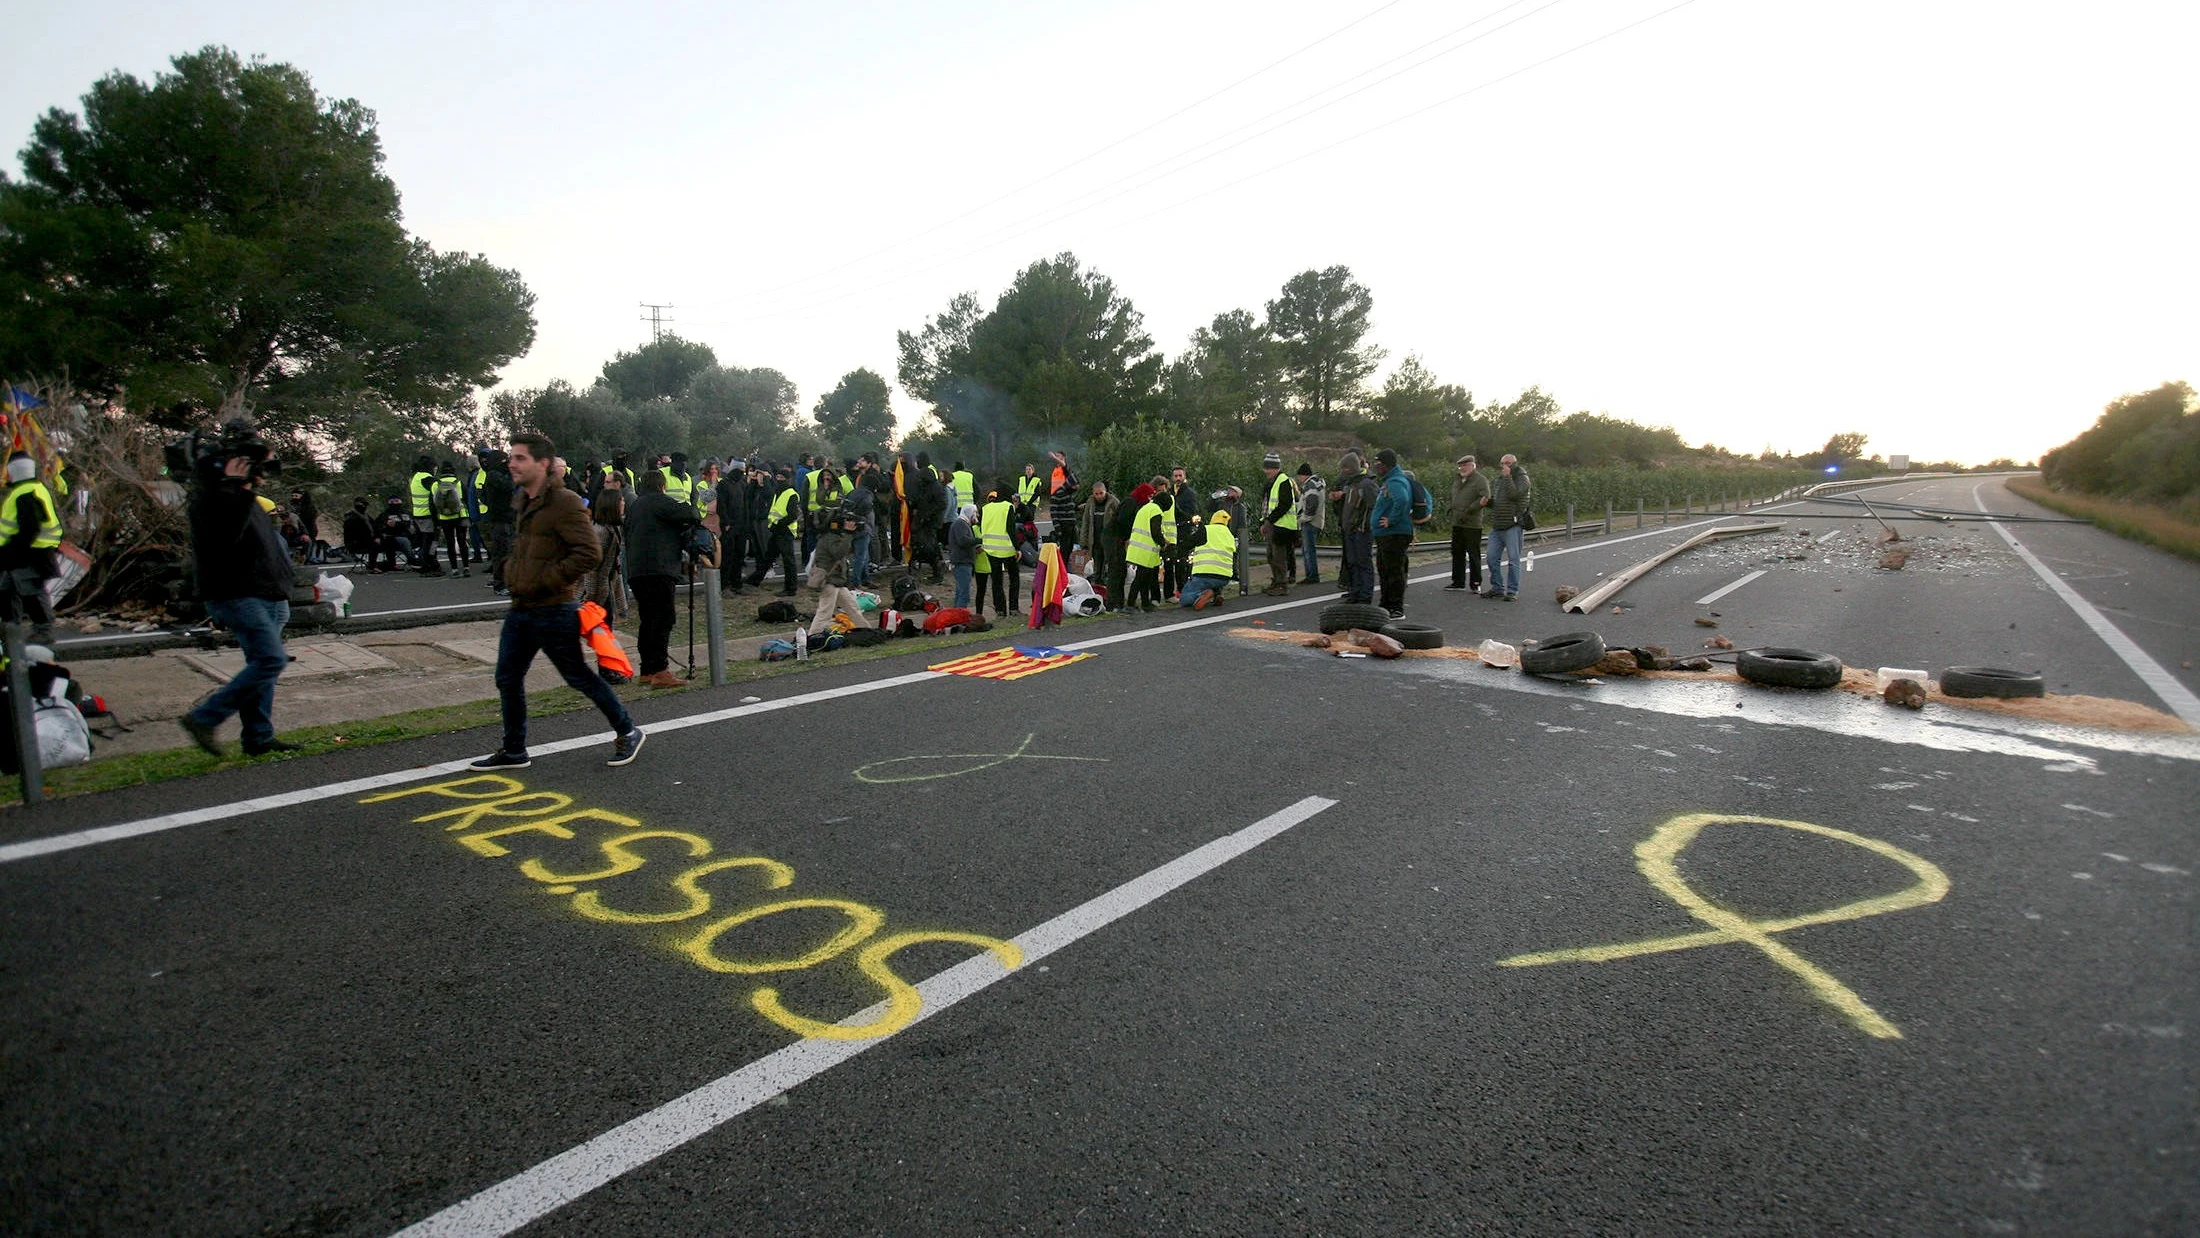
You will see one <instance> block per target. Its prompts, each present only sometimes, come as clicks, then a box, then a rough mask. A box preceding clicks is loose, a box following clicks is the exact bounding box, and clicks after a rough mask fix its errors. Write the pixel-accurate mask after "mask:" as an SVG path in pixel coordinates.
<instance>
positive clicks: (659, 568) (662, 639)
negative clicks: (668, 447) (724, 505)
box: [604, 472, 700, 688]
mask: <svg viewBox="0 0 2200 1238" xmlns="http://www.w3.org/2000/svg"><path fill="white" fill-rule="evenodd" d="M613 493H615V491H613V490H611V489H610V488H609V487H608V486H607V487H606V488H605V490H604V494H605V495H606V496H609V495H611V494H613ZM699 520H700V518H699V517H698V516H696V514H695V504H694V503H693V502H692V501H690V502H686V503H683V502H681V501H679V500H678V499H675V498H673V497H672V495H671V494H669V493H667V492H666V490H665V475H664V474H663V473H658V472H650V473H646V474H644V475H643V477H642V493H641V496H640V497H639V498H637V499H636V500H635V501H634V505H633V506H632V507H631V508H629V509H628V510H627V513H626V523H625V532H626V583H627V587H628V588H630V589H632V590H633V591H634V609H635V610H636V611H637V612H638V613H639V614H640V616H641V621H642V627H641V635H640V636H639V637H638V638H636V643H637V644H638V645H639V646H640V650H639V652H640V654H641V668H640V669H641V675H640V679H641V681H642V682H643V683H645V684H647V685H649V686H650V687H652V688H677V687H679V686H680V684H681V680H680V677H679V676H677V675H674V674H673V673H672V669H671V667H672V655H671V653H670V649H669V646H670V643H671V639H672V616H673V606H672V598H673V594H674V592H675V591H676V590H677V589H678V588H679V584H680V547H681V546H682V545H684V544H685V543H686V541H687V533H688V530H690V529H692V528H694V527H695V526H696V524H697V523H698V522H699Z"/></svg>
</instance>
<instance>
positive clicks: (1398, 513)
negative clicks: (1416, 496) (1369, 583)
mask: <svg viewBox="0 0 2200 1238" xmlns="http://www.w3.org/2000/svg"><path fill="white" fill-rule="evenodd" d="M1375 482H1376V484H1377V486H1378V487H1380V489H1379V490H1378V491H1377V492H1376V496H1375V510H1374V511H1373V512H1371V513H1370V514H1369V516H1368V521H1367V526H1368V531H1369V532H1371V533H1373V534H1374V535H1375V579H1376V581H1377V582H1378V584H1379V585H1380V587H1381V589H1382V596H1381V597H1380V598H1379V599H1378V602H1379V604H1380V605H1381V606H1382V608H1383V609H1384V610H1387V611H1389V612H1390V617H1391V618H1393V619H1403V618H1405V614H1406V548H1407V547H1408V546H1411V545H1412V544H1413V483H1411V482H1409V481H1407V480H1406V475H1405V471H1404V470H1402V469H1400V468H1399V467H1398V453H1397V452H1395V451H1392V450H1391V449H1390V448H1388V447H1385V448H1383V449H1382V450H1381V451H1378V452H1376V453H1375Z"/></svg>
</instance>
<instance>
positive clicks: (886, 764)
mask: <svg viewBox="0 0 2200 1238" xmlns="http://www.w3.org/2000/svg"><path fill="white" fill-rule="evenodd" d="M1038 737H1039V735H1038V732H1036V731H1034V732H1033V733H1031V734H1029V735H1026V736H1024V741H1023V742H1022V743H1020V744H1018V745H1016V751H1014V752H948V753H941V754H939V755H937V756H923V757H890V758H888V759H886V760H884V761H873V762H871V763H870V764H869V765H859V766H857V767H856V770H855V775H856V781H857V782H872V783H895V782H931V781H933V780H934V779H939V778H959V777H961V776H962V775H964V774H975V773H977V772H978V771H979V770H981V769H992V768H993V767H994V766H996V765H1006V764H1008V763H1009V762H1010V761H1097V762H1099V763H1101V764H1106V763H1107V758H1106V757H1063V756H1050V755H1048V754H1046V753H1041V752H1026V751H1024V750H1025V749H1026V748H1029V747H1031V741H1032V740H1034V739H1037V738H1038ZM919 761H956V762H965V764H958V765H956V766H954V767H953V768H951V769H936V770H932V771H930V772H925V773H910V772H908V771H906V770H899V769H897V770H894V772H892V773H890V774H889V773H883V772H876V773H875V772H873V771H883V770H886V769H888V768H890V767H893V766H898V765H914V764H915V763H916V762H919ZM917 768H918V769H922V768H923V767H922V766H917Z"/></svg>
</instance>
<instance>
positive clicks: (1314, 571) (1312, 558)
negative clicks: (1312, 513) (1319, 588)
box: [1299, 529, 1322, 584]
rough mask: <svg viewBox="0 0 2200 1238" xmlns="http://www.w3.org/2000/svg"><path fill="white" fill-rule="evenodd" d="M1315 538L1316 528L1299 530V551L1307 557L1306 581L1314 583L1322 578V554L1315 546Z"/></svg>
mask: <svg viewBox="0 0 2200 1238" xmlns="http://www.w3.org/2000/svg"><path fill="white" fill-rule="evenodd" d="M1315 540H1316V538H1315V534H1314V530H1312V529H1300V530H1299V553H1300V554H1301V555H1303V556H1305V558H1306V583H1308V584H1313V583H1315V582H1316V581H1319V580H1320V579H1321V578H1322V561H1321V555H1320V553H1319V552H1318V551H1316V549H1315V548H1314V542H1315Z"/></svg>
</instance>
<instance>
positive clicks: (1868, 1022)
mask: <svg viewBox="0 0 2200 1238" xmlns="http://www.w3.org/2000/svg"><path fill="white" fill-rule="evenodd" d="M1713 825H1775V826H1779V827H1780V828H1781V829H1787V830H1801V831H1802V832H1804V833H1806V834H1816V835H1818V836H1819V837H1821V838H1831V839H1834V840H1836V841H1838V842H1844V843H1848V844H1850V845H1851V846H1856V847H1862V848H1863V849H1864V850H1866V851H1869V852H1871V853H1873V854H1874V855H1883V856H1885V857H1887V858H1888V859H1890V860H1893V861H1894V862H1895V863H1897V864H1900V865H1901V866H1902V867H1904V868H1907V869H1909V870H1910V871H1911V872H1912V873H1915V874H1917V884H1916V885H1913V886H1911V887H1909V888H1908V889H1905V890H1900V891H1897V892H1895V893H1893V894H1882V895H1880V896H1879V897H1877V898H1866V899H1859V900H1857V901H1856V902H1853V903H1843V904H1842V905H1841V906H1839V907H1834V908H1831V909H1829V910H1826V911H1814V912H1812V913H1810V914H1809V915H1803V916H1789V917H1787V918H1785V919H1779V920H1751V919H1748V918H1746V917H1744V916H1741V915H1738V914H1736V913H1734V912H1731V911H1728V910H1727V909H1726V908H1724V907H1720V906H1717V905H1716V904H1714V903H1712V902H1711V900H1709V899H1707V898H1705V897H1704V896H1703V895H1701V894H1698V893H1696V892H1695V891H1694V890H1692V889H1690V888H1689V887H1688V883H1687V882H1686V881H1683V880H1681V875H1680V871H1679V870H1678V869H1677V868H1675V867H1674V861H1675V860H1677V859H1678V858H1679V857H1680V853H1681V852H1683V851H1685V850H1687V849H1688V845H1689V844H1690V843H1692V842H1695V841H1696V836H1697V835H1698V834H1701V833H1703V831H1704V829H1705V828H1706V827H1707V826H1713ZM1635 867H1637V868H1639V869H1641V870H1642V875H1643V877H1644V879H1645V880H1647V881H1649V883H1650V884H1651V885H1652V886H1654V887H1656V889H1657V890H1658V892H1659V893H1661V894H1663V895H1665V896H1666V897H1667V898H1670V899H1672V900H1673V901H1674V902H1676V903H1679V904H1680V905H1681V907H1682V909H1683V910H1685V911H1687V912H1688V914H1689V915H1692V916H1694V917H1696V918H1697V919H1698V920H1701V921H1703V922H1704V923H1705V924H1708V925H1710V926H1711V929H1710V931H1708V932H1697V933H1680V934H1676V935H1674V936H1671V937H1653V938H1651V939H1650V940H1648V941H1637V942H1630V943H1627V944H1625V945H1617V946H1583V947H1580V948H1578V949H1573V950H1547V951H1544V952H1543V953H1540V954H1517V955H1514V956H1513V957H1511V958H1509V959H1500V960H1498V966H1500V967H1537V966H1540V965H1542V964H1545V963H1608V962H1610V961H1612V960H1613V959H1627V958H1634V957H1635V956H1637V955H1643V954H1664V953H1666V952H1667V951H1671V950H1693V949H1695V948H1697V947H1698V946H1717V945H1724V944H1725V943H1727V942H1747V943H1748V944H1750V945H1752V946H1755V947H1757V949H1759V950H1761V951H1763V952H1764V955H1765V957H1766V958H1768V959H1771V960H1772V961H1773V962H1775V963H1778V964H1779V965H1780V966H1782V967H1785V968H1786V969H1788V970H1789V971H1791V972H1793V973H1794V974H1795V975H1796V976H1797V977H1798V978H1800V979H1801V980H1802V982H1803V983H1804V984H1807V985H1809V986H1810V989H1811V992H1813V993H1816V994H1817V995H1818V997H1819V998H1820V999H1821V1000H1823V1001H1824V1002H1825V1003H1826V1004H1827V1005H1829V1006H1832V1007H1833V1008H1834V1009H1836V1010H1838V1011H1840V1012H1841V1013H1842V1014H1845V1015H1847V1016H1848V1017H1849V1021H1850V1022H1852V1023H1854V1024H1856V1026H1857V1027H1858V1028H1861V1029H1862V1030H1863V1031H1865V1032H1867V1033H1869V1034H1871V1035H1873V1036H1877V1037H1880V1038H1882V1039H1886V1040H1900V1039H1901V1038H1902V1029H1900V1028H1898V1027H1896V1026H1895V1025H1894V1024H1892V1023H1889V1022H1888V1021H1887V1020H1886V1019H1884V1018H1882V1017H1881V1016H1880V1014H1879V1012H1878V1011H1876V1010H1873V1009H1872V1008H1871V1007H1870V1006H1869V1005H1867V1004H1866V1003H1865V1001H1864V999H1863V998H1861V997H1858V996H1857V995H1856V993H1855V992H1854V991H1853V990H1851V989H1850V988H1849V987H1848V986H1847V985H1845V984H1842V983H1841V982H1840V981H1838V980H1836V979H1834V978H1833V977H1832V976H1831V975H1830V974H1828V973H1827V972H1826V971H1825V970H1824V969H1823V968H1820V967H1819V966H1817V965H1816V964H1814V963H1812V962H1811V961H1810V960H1808V959H1806V958H1804V957H1803V956H1802V955H1800V954H1797V953H1796V952H1795V951H1793V950H1790V949H1788V948H1787V947H1786V946H1783V945H1781V944H1780V943H1779V942H1777V941H1774V940H1773V935H1774V934H1776V933H1785V932H1787V931H1789V930H1790V929H1799V928H1807V927H1809V926H1811V925H1813V924H1834V923H1838V922H1840V921H1842V920H1861V919H1863V918H1864V917H1866V916H1877V915H1885V914H1886V913H1887V912H1890V911H1905V910H1908V909H1909V908H1912V907H1922V906H1924V905H1925V904H1927V903H1937V902H1939V901H1940V900H1941V899H1942V898H1943V897H1945V896H1946V895H1947V893H1948V874H1946V873H1944V872H1941V871H1940V869H1939V868H1938V867H1936V866H1935V865H1934V864H1932V863H1931V862H1930V861H1928V860H1925V859H1923V858H1921V857H1919V856H1915V855H1912V854H1910V853H1909V852H1907V851H1904V850H1903V849H1902V848H1900V847H1897V846H1894V845H1893V844H1891V843H1884V842H1881V841H1879V840H1878V839H1876V838H1866V837H1864V836H1863V835H1861V834H1851V833H1849V832H1848V831H1847V830H1835V829H1828V828H1827V827H1825V826H1823V825H1812V824H1811V823H1810V822H1808V821H1783V820H1780V819H1779V818H1776V817H1728V816H1721V815H1718V814H1715V813H1691V814H1689V815H1687V816H1681V817H1675V818H1673V819H1672V820H1670V821H1668V822H1666V823H1665V824H1664V825H1661V826H1659V827H1658V828H1657V829H1656V830H1655V831H1654V832H1652V833H1651V835H1650V837H1648V838H1646V839H1644V840H1643V841H1642V842H1641V843H1639V844H1637V845H1636V847H1635Z"/></svg>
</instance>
